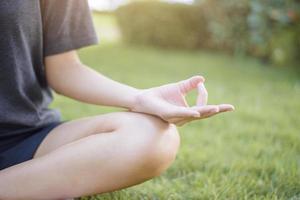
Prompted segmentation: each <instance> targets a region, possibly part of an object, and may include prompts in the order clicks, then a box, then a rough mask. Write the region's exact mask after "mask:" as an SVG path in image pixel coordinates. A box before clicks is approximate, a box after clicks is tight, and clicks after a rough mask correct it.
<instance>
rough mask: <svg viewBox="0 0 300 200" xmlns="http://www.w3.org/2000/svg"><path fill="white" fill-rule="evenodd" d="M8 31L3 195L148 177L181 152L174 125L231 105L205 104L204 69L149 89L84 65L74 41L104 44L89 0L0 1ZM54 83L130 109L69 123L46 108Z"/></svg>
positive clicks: (118, 184) (0, 74) (78, 191)
mask: <svg viewBox="0 0 300 200" xmlns="http://www.w3.org/2000/svg"><path fill="white" fill-rule="evenodd" d="M0 30H1V32H0V34H1V35H0V63H1V68H0V83H1V84H0V95H1V98H0V111H1V112H0V169H1V170H0V199H1V200H2V199H4V200H10V199H11V200H19V199H24V200H29V199H30V200H35V199H37V200H41V199H49V200H53V199H66V198H73V197H79V196H82V195H91V194H95V193H103V192H108V191H114V190H118V189H121V188H125V187H128V186H132V185H135V184H138V183H141V182H143V181H146V180H148V179H151V178H153V177H155V176H158V175H159V174H160V173H162V172H163V171H164V170H166V169H167V168H168V167H169V166H170V164H171V163H172V161H173V160H174V158H175V156H176V153H177V149H178V147H179V136H178V132H177V130H176V126H175V125H183V124H185V123H188V122H189V121H192V120H199V119H202V118H207V117H210V116H213V115H215V114H217V113H221V112H225V111H231V110H233V106H231V105H228V104H222V105H206V99H207V93H206V90H205V88H204V85H203V82H204V78H203V77H201V76H195V77H192V78H190V79H188V80H184V81H180V82H178V83H172V84H167V85H163V86H160V87H155V88H150V89H146V90H141V89H136V88H133V87H130V86H127V85H123V84H121V83H118V82H115V81H113V80H110V79H108V78H106V77H105V76H103V75H101V74H99V73H98V72H96V71H94V70H92V69H90V68H88V67H86V66H84V65H83V64H82V63H81V62H80V60H79V58H78V56H77V54H76V51H75V50H76V49H78V48H81V47H84V46H88V45H91V44H96V43H97V38H96V34H95V32H94V29H93V27H92V21H91V16H90V13H89V9H88V5H87V2H86V1H83V0H81V1H74V0H48V1H47V0H41V1H39V0H9V1H1V3H0ZM195 88H198V91H199V97H198V103H197V106H194V107H189V106H188V105H187V103H186V101H185V99H184V95H185V94H186V93H187V92H189V91H190V90H192V89H195ZM51 89H53V90H54V91H55V92H57V93H59V94H62V95H65V96H68V97H70V98H73V99H76V100H79V101H82V102H86V103H90V104H97V105H106V106H116V107H123V108H127V109H128V112H116V113H110V114H105V115H99V116H92V117H86V118H82V119H77V120H72V121H68V122H62V121H61V119H60V114H59V112H58V111H57V110H51V109H49V108H48V105H49V103H50V102H51V101H52V94H51ZM174 124H175V125H174Z"/></svg>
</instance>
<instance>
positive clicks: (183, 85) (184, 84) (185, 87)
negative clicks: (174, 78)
mask: <svg viewBox="0 0 300 200" xmlns="http://www.w3.org/2000/svg"><path fill="white" fill-rule="evenodd" d="M204 81H205V79H204V78H203V77H202V76H193V77H191V78H189V79H187V80H183V81H180V82H178V86H179V89H180V92H181V93H183V94H186V93H188V92H189V91H191V90H193V89H195V88H196V87H197V85H198V84H199V83H203V82H204Z"/></svg>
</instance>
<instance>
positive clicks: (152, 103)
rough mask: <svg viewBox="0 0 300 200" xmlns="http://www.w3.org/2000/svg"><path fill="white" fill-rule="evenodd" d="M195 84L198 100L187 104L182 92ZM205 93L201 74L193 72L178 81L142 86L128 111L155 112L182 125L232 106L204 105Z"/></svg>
mask: <svg viewBox="0 0 300 200" xmlns="http://www.w3.org/2000/svg"><path fill="white" fill-rule="evenodd" d="M196 88H197V89H198V97H197V103H196V105H195V106H192V107H190V106H189V105H188V104H187V102H186V99H185V95H186V94H187V93H188V92H190V91H191V90H193V89H196ZM207 96H208V94H207V91H206V89H205V86H204V78H203V77H201V76H194V77H192V78H189V79H187V80H184V81H180V82H177V83H171V84H167V85H163V86H160V87H154V88H150V89H146V90H141V91H140V92H139V93H138V95H137V96H136V103H135V105H134V107H133V108H132V109H131V111H134V112H142V113H148V114H152V115H156V116H159V117H160V118H162V119H163V120H165V121H167V122H169V123H174V124H176V125H178V126H182V125H184V124H185V123H187V122H190V121H193V120H198V119H203V118H207V117H211V116H213V115H216V114H218V113H222V112H226V111H232V110H234V107H233V106H232V105H230V104H220V105H206V104H207Z"/></svg>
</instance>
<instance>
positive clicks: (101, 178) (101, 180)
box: [0, 112, 180, 200]
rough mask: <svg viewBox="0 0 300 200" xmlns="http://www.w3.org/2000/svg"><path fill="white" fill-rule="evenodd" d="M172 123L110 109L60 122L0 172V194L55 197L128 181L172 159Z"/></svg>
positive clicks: (39, 199)
mask: <svg viewBox="0 0 300 200" xmlns="http://www.w3.org/2000/svg"><path fill="white" fill-rule="evenodd" d="M179 140H180V139H179V135H178V132H177V129H176V127H175V126H174V125H172V124H168V123H166V122H164V121H162V120H160V119H159V118H156V117H154V116H150V115H146V114H138V113H131V112H119V113H111V114H105V115H100V116H94V117H87V118H82V119H78V120H74V121H70V122H66V123H64V124H62V125H60V126H58V127H56V128H55V129H53V130H52V131H51V132H50V133H49V135H48V136H47V137H46V138H45V140H44V141H43V142H42V144H41V145H40V146H39V148H38V150H37V152H36V154H35V156H34V159H32V160H30V161H27V162H24V163H21V164H19V165H16V166H13V167H10V168H7V169H4V170H2V171H0V199H5V200H28V199H31V200H57V199H66V198H73V197H79V196H83V195H91V194H96V193H104V192H109V191H114V190H118V189H121V188H125V187H128V186H132V185H135V184H138V183H141V182H144V181H146V180H148V179H151V178H153V177H155V176H158V175H159V174H161V173H162V172H163V171H164V170H165V169H166V168H167V167H169V166H170V164H171V163H172V161H173V160H174V159H175V156H176V153H177V150H178V147H179Z"/></svg>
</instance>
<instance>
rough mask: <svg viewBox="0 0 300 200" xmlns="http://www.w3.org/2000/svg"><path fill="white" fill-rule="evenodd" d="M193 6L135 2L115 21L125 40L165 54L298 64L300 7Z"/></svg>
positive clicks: (219, 0)
mask: <svg viewBox="0 0 300 200" xmlns="http://www.w3.org/2000/svg"><path fill="white" fill-rule="evenodd" d="M197 2H199V3H195V4H194V5H182V4H169V3H164V2H158V1H154V2H135V3H131V4H129V5H126V6H123V7H121V8H120V9H118V10H117V11H116V15H117V18H118V22H119V25H120V28H121V31H122V33H123V37H124V40H125V41H127V42H130V43H134V44H150V45H155V46H160V47H166V48H185V49H197V48H205V49H212V50H222V51H226V52H230V53H234V54H250V55H253V56H256V57H259V58H261V59H262V60H265V61H271V62H273V63H275V64H277V65H293V64H295V63H298V64H299V61H300V37H299V36H300V2H299V1H297V0H265V1H259V0H226V1H225V0H206V1H203V0H202V1H197Z"/></svg>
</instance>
